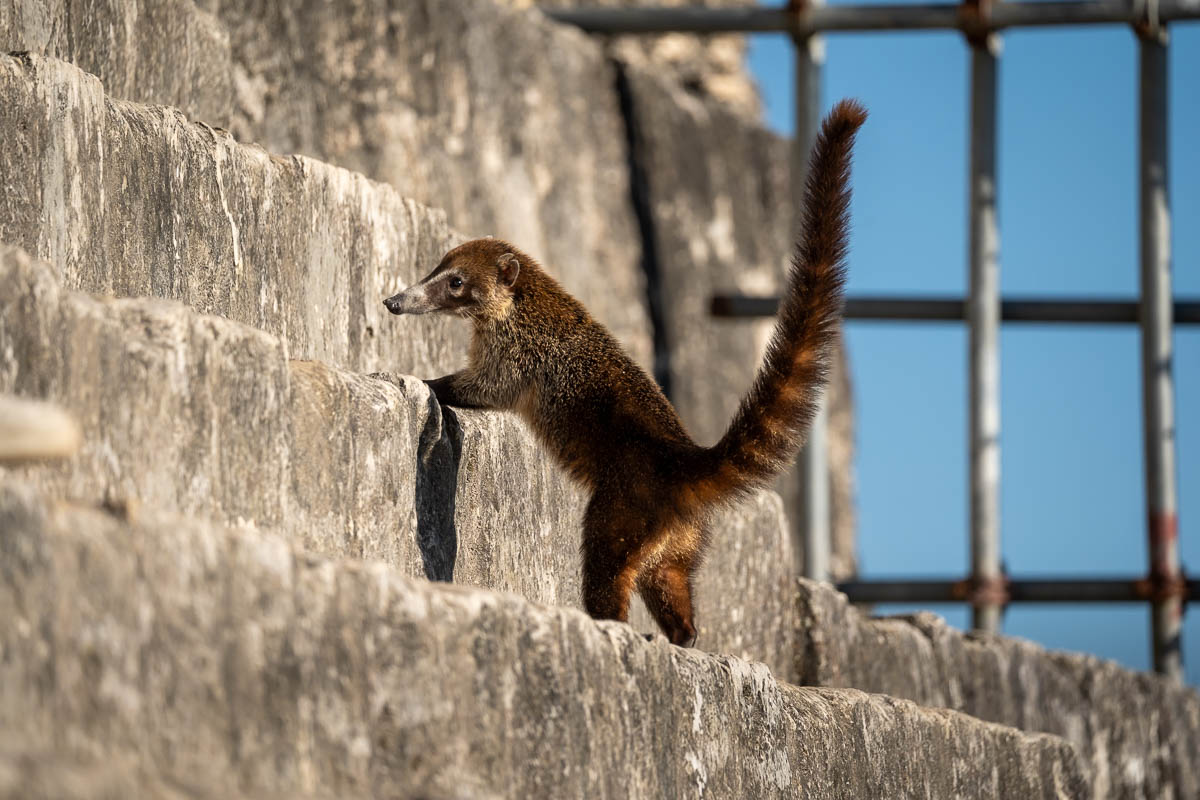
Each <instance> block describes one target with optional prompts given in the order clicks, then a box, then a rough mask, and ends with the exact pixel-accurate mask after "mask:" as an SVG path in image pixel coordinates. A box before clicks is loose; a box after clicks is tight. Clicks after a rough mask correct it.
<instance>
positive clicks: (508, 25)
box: [213, 0, 650, 365]
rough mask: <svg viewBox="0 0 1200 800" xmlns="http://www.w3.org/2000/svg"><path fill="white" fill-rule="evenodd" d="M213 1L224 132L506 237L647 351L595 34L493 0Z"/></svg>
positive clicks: (645, 359) (612, 118)
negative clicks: (222, 47)
mask: <svg viewBox="0 0 1200 800" xmlns="http://www.w3.org/2000/svg"><path fill="white" fill-rule="evenodd" d="M213 5H214V6H215V7H216V9H215V10H216V14H217V15H218V16H219V17H220V19H221V20H222V21H223V22H225V24H226V25H227V26H228V28H229V31H230V36H231V42H232V48H233V59H234V63H235V72H234V75H235V88H236V91H235V107H236V109H235V121H234V124H233V131H234V133H235V135H237V136H238V137H239V138H241V139H243V140H245V141H256V142H260V143H262V144H263V145H264V146H265V147H266V148H267V149H269V150H271V151H273V152H280V153H290V152H296V153H304V154H306V155H311V156H314V157H317V158H320V159H322V160H325V161H329V162H331V163H334V164H338V165H339V166H343V167H347V168H350V169H353V170H356V171H359V172H362V173H363V174H365V175H367V176H369V177H371V178H374V179H375V180H379V181H383V182H385V183H388V184H390V185H392V186H393V187H395V188H396V189H397V190H398V191H399V192H400V194H402V195H403V196H405V197H411V198H413V199H416V200H418V201H420V202H423V203H426V204H428V205H432V206H436V207H439V208H443V209H445V210H446V212H447V214H448V215H449V220H450V224H451V225H452V226H453V227H454V228H455V229H457V230H460V231H464V232H468V233H469V234H471V235H473V236H482V235H485V234H493V235H495V236H498V237H500V238H505V239H510V240H512V241H513V242H514V243H515V244H517V245H518V246H519V247H521V248H522V249H523V250H525V251H527V252H529V253H530V254H531V255H533V256H534V257H535V258H537V259H539V260H540V261H542V262H543V263H544V264H545V266H546V267H547V269H548V270H549V271H550V272H551V274H553V275H555V276H556V277H558V278H559V279H561V280H562V282H563V284H564V285H565V286H566V288H567V289H568V290H569V291H570V292H572V293H573V294H575V295H577V296H578V297H580V298H581V299H582V300H583V301H584V302H585V303H586V304H587V305H588V306H589V307H590V308H591V309H592V310H593V311H594V312H595V314H596V316H597V318H598V319H600V321H602V322H604V323H605V324H606V325H608V326H609V327H610V328H612V330H613V332H614V333H615V334H616V336H617V338H618V339H620V340H621V342H622V343H623V344H625V345H626V347H628V348H629V349H630V350H631V351H632V353H633V355H634V356H635V357H636V359H637V360H638V361H639V362H640V363H642V364H643V365H649V364H650V327H649V318H648V316H647V314H646V294H645V288H644V280H643V278H642V274H641V258H642V252H641V243H640V242H639V241H638V236H637V227H636V222H635V219H634V216H633V211H632V208H631V204H630V188H629V180H628V163H629V157H628V153H627V151H626V147H625V138H626V137H625V127H624V122H623V120H622V117H621V113H620V108H619V105H618V102H617V96H616V93H615V92H614V89H613V85H614V80H615V78H614V75H613V70H612V67H611V66H610V64H609V63H608V61H607V59H606V58H605V56H604V52H603V50H602V49H601V48H600V47H599V45H597V44H596V43H594V42H592V41H590V40H589V39H588V38H587V37H586V36H584V35H583V34H582V33H579V32H578V31H575V30H572V29H570V28H567V27H564V26H559V25H552V24H550V23H549V22H548V21H547V20H545V18H544V17H542V16H541V15H540V14H538V13H536V12H532V11H525V12H517V11H512V10H508V9H504V8H501V7H499V6H497V5H496V4H495V3H494V2H492V0H455V2H452V3H448V2H445V1H444V0H416V1H413V0H342V1H341V2H338V3H328V2H325V0H256V1H255V2H243V0H230V1H229V2H220V3H213ZM300 20H303V23H302V24H301V23H299V21H300ZM434 263H436V262H434ZM434 263H431V264H429V265H427V267H428V268H432V267H433V266H434Z"/></svg>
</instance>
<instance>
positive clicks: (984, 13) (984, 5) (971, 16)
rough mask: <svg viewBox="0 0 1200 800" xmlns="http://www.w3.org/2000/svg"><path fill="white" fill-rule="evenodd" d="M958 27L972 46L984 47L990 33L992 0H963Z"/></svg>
mask: <svg viewBox="0 0 1200 800" xmlns="http://www.w3.org/2000/svg"><path fill="white" fill-rule="evenodd" d="M958 27H959V29H960V30H961V31H962V32H963V35H964V36H965V37H966V39H967V43H968V44H970V45H971V46H972V47H986V46H987V43H988V37H989V36H991V34H992V0H963V2H962V3H960V4H959V6H958Z"/></svg>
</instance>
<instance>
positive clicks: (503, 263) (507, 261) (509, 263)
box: [496, 253, 521, 286]
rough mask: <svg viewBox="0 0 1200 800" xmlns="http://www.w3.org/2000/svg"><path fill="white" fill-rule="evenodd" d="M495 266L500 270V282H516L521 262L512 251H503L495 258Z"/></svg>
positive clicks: (509, 284)
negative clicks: (502, 253) (503, 252)
mask: <svg viewBox="0 0 1200 800" xmlns="http://www.w3.org/2000/svg"><path fill="white" fill-rule="evenodd" d="M496 268H497V269H498V270H500V282H501V283H503V284H504V285H505V286H512V285H513V284H514V283H516V282H517V275H519V274H520V273H521V262H520V261H519V260H518V259H517V257H516V256H515V255H513V254H512V253H505V254H504V255H502V256H500V258H498V259H496Z"/></svg>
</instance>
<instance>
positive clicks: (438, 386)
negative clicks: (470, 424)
mask: <svg viewBox="0 0 1200 800" xmlns="http://www.w3.org/2000/svg"><path fill="white" fill-rule="evenodd" d="M451 377H452V376H450V375H447V376H445V377H443V378H434V379H432V380H427V381H425V385H426V386H428V387H429V390H430V391H431V392H433V396H434V397H436V398H437V401H438V402H439V403H441V404H442V405H444V406H452V405H458V404H457V403H456V402H455V401H456V400H457V397H456V396H455V394H454V390H453V388H452V387H451V385H450V378H451Z"/></svg>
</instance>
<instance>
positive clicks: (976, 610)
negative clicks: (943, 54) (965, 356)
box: [964, 7, 1003, 632]
mask: <svg viewBox="0 0 1200 800" xmlns="http://www.w3.org/2000/svg"><path fill="white" fill-rule="evenodd" d="M966 8H967V7H964V9H966ZM976 10H978V7H976ZM968 41H969V42H970V44H971V165H970V178H969V180H970V211H969V213H970V223H969V224H970V235H969V242H970V243H969V248H970V262H971V274H970V281H969V295H968V298H967V321H968V326H969V354H970V355H969V367H970V368H969V372H970V378H969V381H970V384H969V392H968V394H969V404H970V410H969V416H970V423H969V426H970V448H971V465H970V480H971V508H970V514H971V575H972V578H973V579H974V581H975V584H976V587H977V591H978V595H977V600H976V603H975V604H974V606H973V610H972V623H971V624H972V626H973V627H974V628H976V629H978V630H983V631H992V632H995V631H997V630H999V627H1000V612H1001V608H1002V606H1001V605H999V604H998V603H997V602H995V600H996V598H997V597H998V596H999V595H1000V594H1001V593H1002V590H1001V589H999V587H1000V586H1001V585H1002V584H1001V582H1002V580H1003V576H1002V575H1001V567H1000V336H999V334H1000V266H999V258H998V251H999V234H998V231H997V226H996V61H997V54H998V52H999V49H1000V43H999V39H998V37H997V36H996V35H995V34H984V35H982V36H979V37H971V38H969V39H968Z"/></svg>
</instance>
